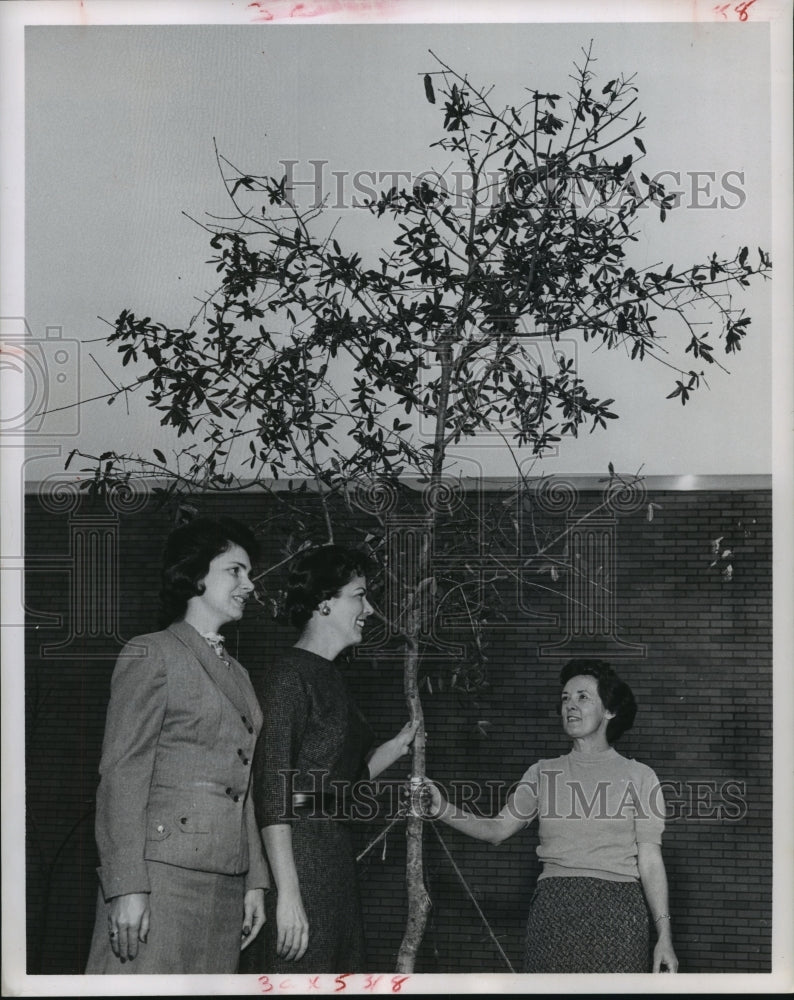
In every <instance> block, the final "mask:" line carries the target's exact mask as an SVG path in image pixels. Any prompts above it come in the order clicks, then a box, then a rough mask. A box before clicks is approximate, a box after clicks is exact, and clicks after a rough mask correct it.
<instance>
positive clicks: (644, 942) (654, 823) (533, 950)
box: [429, 659, 678, 973]
mask: <svg viewBox="0 0 794 1000" xmlns="http://www.w3.org/2000/svg"><path fill="white" fill-rule="evenodd" d="M560 682H561V684H562V698H561V702H560V713H561V715H562V724H563V729H564V730H565V733H566V734H567V735H568V736H569V737H570V738H571V740H572V741H573V746H572V749H571V751H570V753H568V754H566V755H564V756H562V757H557V758H554V759H551V760H540V761H538V762H537V763H535V764H533V765H532V766H531V767H530V768H529V770H528V771H527V772H526V773H525V774H524V776H523V778H522V779H521V781H520V782H519V784H518V785H517V786H516V788H515V790H514V791H513V792H512V794H511V795H510V797H509V798H508V801H507V803H506V805H505V807H504V808H503V809H502V810H501V812H500V813H499V814H498V815H497V816H493V817H484V816H475V815H473V814H472V813H470V812H466V811H464V810H462V809H458V808H457V807H455V806H454V805H450V804H449V803H448V802H447V801H446V800H445V799H444V798H443V796H442V794H441V792H440V790H439V789H438V787H437V786H435V785H432V784H431V785H430V786H429V787H430V794H431V796H432V814H433V817H434V818H438V819H441V820H442V821H443V822H445V823H447V824H448V825H449V826H451V827H454V828H455V829H457V830H460V831H462V832H463V833H466V834H468V835H469V836H471V837H475V838H477V839H478V840H485V841H489V842H490V843H493V844H499V843H501V842H502V841H503V840H506V839H507V838H508V837H511V836H512V835H513V834H514V833H517V832H518V831H519V830H522V829H523V828H524V827H526V826H528V825H529V823H531V822H532V820H534V819H535V818H537V819H538V835H539V844H538V849H537V850H538V858H539V859H540V860H541V862H542V863H543V871H542V873H541V874H540V876H539V877H538V884H537V888H536V890H535V893H534V895H533V897H532V902H531V904H530V911H529V921H528V924H527V937H526V950H525V961H524V970H525V971H526V972H546V973H568V972H590V973H597V972H648V971H649V923H650V922H651V921H652V922H653V924H654V927H655V929H656V945H655V948H654V951H653V962H652V968H653V971H654V972H661V971H663V970H664V971H667V972H675V971H676V970H677V968H678V960H677V958H676V956H675V952H674V950H673V941H672V932H671V928H670V914H669V910H668V894H667V875H666V872H665V867H664V861H663V860H662V850H661V841H662V832H663V830H664V800H663V797H662V791H661V786H660V785H659V781H658V779H657V777H656V775H655V774H654V772H653V771H652V770H651V769H650V768H649V767H647V766H646V765H645V764H641V763H639V761H635V760H632V759H631V758H626V757H623V756H621V755H620V754H619V753H618V752H617V751H616V750H615V749H614V747H613V746H612V744H613V743H614V742H615V741H616V740H617V739H618V738H619V737H620V735H621V734H622V733H624V732H625V731H626V730H628V729H630V728H631V726H632V723H633V721H634V716H635V714H636V711H637V706H636V702H635V700H634V696H633V695H632V692H631V689H630V688H629V686H628V684H626V683H625V682H623V681H621V680H620V678H619V677H618V676H617V675H616V674H615V672H614V670H612V668H611V667H610V666H609V664H607V663H605V662H604V661H603V660H589V659H579V660H571V661H570V662H569V663H568V664H567V665H566V666H565V667H564V668H563V670H562V672H561V675H560ZM649 910H650V921H649V918H648V911H649Z"/></svg>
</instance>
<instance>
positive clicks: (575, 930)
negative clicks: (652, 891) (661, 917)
mask: <svg viewBox="0 0 794 1000" xmlns="http://www.w3.org/2000/svg"><path fill="white" fill-rule="evenodd" d="M648 942H649V931H648V910H647V907H646V905H645V897H644V895H643V892H642V889H641V887H640V884H639V882H609V881H607V880H606V879H600V878H579V877H571V878H564V877H553V878H543V879H540V880H539V881H538V886H537V889H536V890H535V893H534V895H533V897H532V902H531V903H530V907H529V921H528V922H527V938H526V949H525V952H524V971H525V972H552V973H566V972H590V973H592V972H648V971H649V969H650V963H649V952H648Z"/></svg>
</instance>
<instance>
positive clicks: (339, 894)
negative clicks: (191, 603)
mask: <svg viewBox="0 0 794 1000" xmlns="http://www.w3.org/2000/svg"><path fill="white" fill-rule="evenodd" d="M368 570H369V565H368V560H367V559H366V557H365V556H363V555H362V554H361V553H360V552H357V551H356V550H354V549H348V548H344V547H342V546H338V545H328V546H324V547H322V548H318V549H313V550H311V551H310V552H308V553H306V554H304V555H302V556H300V557H299V558H298V559H297V560H296V562H295V564H294V566H293V569H292V572H291V574H290V579H289V583H288V588H287V612H288V614H289V617H290V620H291V622H292V624H293V625H295V626H296V627H297V628H300V629H301V633H300V638H299V639H298V641H297V643H296V644H295V646H294V647H293V648H292V650H291V651H290V652H289V654H288V655H287V656H285V657H284V658H283V659H281V660H280V661H279V662H277V663H274V664H272V665H271V666H270V667H269V668H268V670H267V672H266V676H265V681H264V685H263V688H262V691H261V704H262V706H263V712H264V724H263V727H262V735H261V738H260V741H259V747H258V750H257V759H256V763H255V782H256V802H257V817H258V822H259V826H260V828H261V830H262V837H263V840H264V844H265V851H266V854H267V859H268V862H269V864H270V869H271V872H272V875H273V882H274V885H275V892H271V893H270V894H269V896H268V900H267V907H268V920H267V923H266V925H265V926H266V930H267V933H266V935H265V942H264V947H265V958H264V961H265V971H267V972H276V973H278V972H286V973H289V972H312V973H328V972H361V971H363V970H364V969H365V965H366V960H365V952H364V932H363V922H362V917H361V904H360V899H359V890H358V879H357V875H356V861H355V854H354V850H353V844H352V839H351V831H350V827H349V824H348V823H346V822H345V821H344V816H345V813H346V808H345V801H343V800H347V806H349V804H350V800H351V797H353V796H354V793H355V783H356V782H358V781H362V780H369V779H371V778H375V777H377V775H379V774H380V773H381V772H382V771H384V770H385V769H386V768H387V767H389V766H390V765H391V764H393V763H394V762H395V761H396V760H398V759H399V758H400V757H402V756H404V755H405V754H406V753H407V752H408V749H409V747H410V745H411V742H412V740H413V737H414V733H415V732H416V726H415V725H412V724H411V723H408V724H407V725H406V726H405V727H404V728H403V729H402V730H401V731H400V732H399V733H398V734H397V735H396V736H395V737H393V738H392V739H391V740H388V741H387V742H386V743H383V744H381V745H380V746H378V747H377V748H375V749H374V750H373V749H372V746H373V738H372V732H371V730H370V728H369V726H368V725H367V723H366V721H365V720H364V718H363V717H362V715H361V714H360V712H359V711H358V709H357V708H356V706H355V703H354V702H353V700H352V698H351V696H350V694H349V692H348V690H347V687H346V685H345V682H344V679H343V677H342V675H341V673H340V672H339V670H338V668H337V667H336V665H335V664H334V662H333V661H334V659H335V658H336V657H337V656H338V655H339V653H341V652H342V650H344V649H347V648H348V647H350V646H354V645H356V644H357V643H360V642H361V639H362V635H363V630H364V626H365V624H366V620H367V618H368V617H369V616H370V615H371V614H372V611H373V609H372V606H371V605H370V603H369V601H368V600H367V579H366V578H367V575H368Z"/></svg>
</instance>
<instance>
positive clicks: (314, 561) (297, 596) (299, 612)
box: [284, 545, 373, 629]
mask: <svg viewBox="0 0 794 1000" xmlns="http://www.w3.org/2000/svg"><path fill="white" fill-rule="evenodd" d="M372 575H373V566H372V562H371V560H370V559H369V557H368V556H366V555H365V554H364V553H363V552H359V550H358V549H352V548H348V547H347V546H346V545H323V546H321V547H319V548H314V549H310V550H309V551H308V552H303V553H301V554H300V555H299V556H297V558H296V559H295V561H294V562H293V564H292V568H291V569H290V574H289V579H288V580H287V596H286V600H285V603H284V612H285V614H286V617H287V618H288V620H289V622H290V623H291V624H292V625H294V626H295V628H299V629H303V628H304V627H305V626H306V625H307V624H308V622H309V620H310V619H311V616H312V614H313V612H314V610H315V608H317V606H318V605H319V604H321V603H322V602H323V601H327V600H328V599H329V598H330V597H336V595H337V594H338V593H339V591H340V590H341V589H342V587H344V585H345V584H346V583H350V581H351V580H352V579H353V577H354V576H365V577H367V576H368V577H371V576H372Z"/></svg>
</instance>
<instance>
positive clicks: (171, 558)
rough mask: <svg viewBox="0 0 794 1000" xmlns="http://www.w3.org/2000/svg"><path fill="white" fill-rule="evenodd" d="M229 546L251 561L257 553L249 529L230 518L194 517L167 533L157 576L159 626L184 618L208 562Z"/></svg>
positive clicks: (162, 626) (254, 539) (204, 574)
mask: <svg viewBox="0 0 794 1000" xmlns="http://www.w3.org/2000/svg"><path fill="white" fill-rule="evenodd" d="M230 545H239V546H240V548H241V549H245V551H246V553H247V554H248V558H249V559H250V560H251V562H252V563H253V562H254V561H255V559H256V557H257V555H258V549H259V546H258V545H257V541H256V538H255V537H254V534H253V532H252V531H250V529H248V528H246V527H245V525H243V524H240V522H239V521H235V520H233V519H232V518H230V517H197V518H194V519H193V520H192V521H188V523H187V524H183V525H180V527H178V528H175V529H174V530H173V531H172V532H171V534H170V535H169V536H168V538H167V539H166V542H165V549H164V551H163V568H162V574H161V578H160V579H161V589H160V627H161V628H165V627H166V626H167V625H170V624H171V622H175V621H177V620H178V619H180V618H182V617H184V614H185V611H187V602H188V601H189V600H190V598H191V597H195V596H196V594H201V593H202V592H203V589H204V588H203V586H202V583H201V581H202V580H203V579H204V577H205V576H206V575H207V573H208V572H209V568H210V563H211V562H212V560H213V559H215V557H216V556H219V555H220V554H221V553H222V552H225V551H226V550H227V549H228V548H229V546H230Z"/></svg>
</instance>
